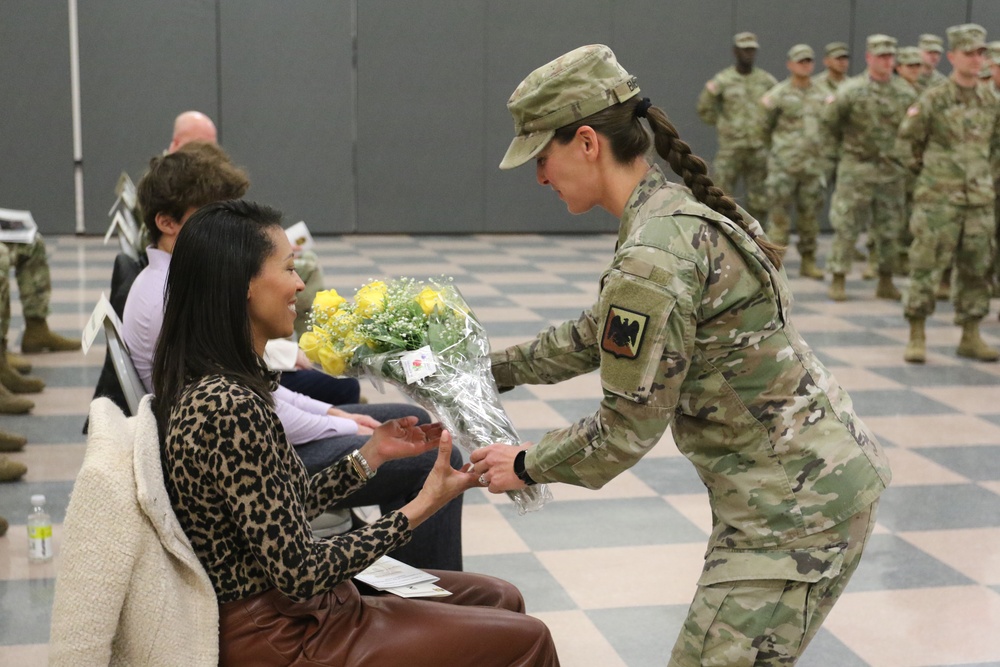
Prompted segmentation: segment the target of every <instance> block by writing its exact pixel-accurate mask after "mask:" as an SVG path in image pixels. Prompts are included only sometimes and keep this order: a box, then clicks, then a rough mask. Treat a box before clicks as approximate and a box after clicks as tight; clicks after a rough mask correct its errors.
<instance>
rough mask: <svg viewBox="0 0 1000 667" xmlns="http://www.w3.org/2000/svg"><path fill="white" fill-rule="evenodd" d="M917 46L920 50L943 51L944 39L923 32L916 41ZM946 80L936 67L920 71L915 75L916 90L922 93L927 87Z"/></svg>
mask: <svg viewBox="0 0 1000 667" xmlns="http://www.w3.org/2000/svg"><path fill="white" fill-rule="evenodd" d="M917 48H919V49H920V50H921V51H933V52H934V53H944V41H943V40H942V39H941V38H940V37H938V36H937V35H931V34H926V33H925V34H923V35H920V39H919V41H918V42H917ZM947 80H948V77H946V76H945V75H944V74H942V73H941V72H940V71H938V70H937V68H935V69H932V70H930V71H925V72H921V73H920V76H919V77H917V86H918V88H919V90H918V92H920V93H922V92H924V91H925V90H927V89H928V88H933V87H934V86H937V85H939V84H942V83H944V82H945V81H947Z"/></svg>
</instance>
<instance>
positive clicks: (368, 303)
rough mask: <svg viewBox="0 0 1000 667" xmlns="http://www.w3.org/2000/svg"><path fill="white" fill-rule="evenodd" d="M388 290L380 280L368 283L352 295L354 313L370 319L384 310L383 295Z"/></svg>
mask: <svg viewBox="0 0 1000 667" xmlns="http://www.w3.org/2000/svg"><path fill="white" fill-rule="evenodd" d="M388 291H389V288H388V287H387V286H386V284H385V283H384V282H382V281H381V280H376V281H374V282H371V283H368V284H367V285H365V286H364V287H362V288H361V289H359V290H358V293H357V294H355V295H354V303H355V304H356V307H355V309H354V310H355V312H356V313H358V314H359V315H361V316H362V317H370V316H372V315H374V314H375V313H377V312H378V311H380V310H382V309H383V308H385V295H386V293H387V292H388Z"/></svg>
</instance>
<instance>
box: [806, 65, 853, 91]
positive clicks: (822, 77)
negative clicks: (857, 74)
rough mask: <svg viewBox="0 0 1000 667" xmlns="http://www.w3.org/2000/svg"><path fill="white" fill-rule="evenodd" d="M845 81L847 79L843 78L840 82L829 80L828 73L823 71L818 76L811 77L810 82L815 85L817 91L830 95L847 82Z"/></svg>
mask: <svg viewBox="0 0 1000 667" xmlns="http://www.w3.org/2000/svg"><path fill="white" fill-rule="evenodd" d="M847 79H848V77H844V78H843V79H841V80H840V81H834V80H833V79H831V78H830V71H829V70H823V71H822V72H820V73H819V74H816V75H815V76H813V78H812V82H813V83H814V84H816V85H817V86H818V87H819V89H820V90H822V91H823V93H825V94H826V95H830V94H831V93H836V92H837V90H838V89H839V88H840V86H841V85H843V84H844V83H846V82H847Z"/></svg>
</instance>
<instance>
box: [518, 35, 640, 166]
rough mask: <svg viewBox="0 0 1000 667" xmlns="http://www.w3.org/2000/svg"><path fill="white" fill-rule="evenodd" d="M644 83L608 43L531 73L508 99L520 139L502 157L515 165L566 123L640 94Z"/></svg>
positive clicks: (578, 51)
mask: <svg viewBox="0 0 1000 667" xmlns="http://www.w3.org/2000/svg"><path fill="white" fill-rule="evenodd" d="M638 92H639V84H638V83H637V80H636V78H635V77H634V76H632V75H631V74H629V73H628V72H626V71H625V69H624V68H623V67H622V66H621V65H619V64H618V61H617V60H616V59H615V54H614V53H613V52H612V51H611V49H609V48H608V47H606V46H604V45H603V44H591V45H590V46H581V47H580V48H578V49H574V50H572V51H570V52H569V53H566V54H564V55H561V56H559V57H558V58H556V59H555V60H553V61H552V62H550V63H547V64H545V65H542V66H541V67H539V68H538V69H536V70H535V71H534V72H532V73H531V74H529V75H528V76H527V77H525V79H524V81H522V82H521V83H520V84H518V86H517V88H515V89H514V92H513V93H512V94H511V96H510V99H509V100H507V109H508V110H509V111H510V115H511V116H513V117H514V135H515V136H514V140H513V141H511V142H510V146H509V147H508V148H507V153H506V154H505V155H504V156H503V160H502V161H501V162H500V168H501V169H513V168H514V167H518V166H520V165H522V164H524V163H525V162H527V161H528V160H530V159H532V158H533V157H535V156H536V155H538V153H540V152H541V151H542V149H543V148H545V146H546V145H548V143H549V141H550V140H551V139H552V137H553V136H555V133H556V130H558V129H559V128H560V127H564V126H566V125H570V124H571V123H574V122H576V121H578V120H580V119H581V118H586V117H587V116H590V115H592V114H595V113H597V112H598V111H602V110H604V109H607V108H608V107H610V106H614V105H615V104H618V103H620V102H624V101H625V100H627V99H629V98H631V97H634V96H635V94H636V93H638Z"/></svg>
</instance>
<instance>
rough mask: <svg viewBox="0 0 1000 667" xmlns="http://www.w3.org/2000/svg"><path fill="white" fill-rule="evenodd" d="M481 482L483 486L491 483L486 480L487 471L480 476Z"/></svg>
mask: <svg viewBox="0 0 1000 667" xmlns="http://www.w3.org/2000/svg"><path fill="white" fill-rule="evenodd" d="M479 483H480V484H482V485H483V486H489V485H490V483H489V482H487V481H486V473H483V474H482V475H480V476H479Z"/></svg>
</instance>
